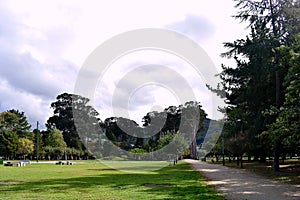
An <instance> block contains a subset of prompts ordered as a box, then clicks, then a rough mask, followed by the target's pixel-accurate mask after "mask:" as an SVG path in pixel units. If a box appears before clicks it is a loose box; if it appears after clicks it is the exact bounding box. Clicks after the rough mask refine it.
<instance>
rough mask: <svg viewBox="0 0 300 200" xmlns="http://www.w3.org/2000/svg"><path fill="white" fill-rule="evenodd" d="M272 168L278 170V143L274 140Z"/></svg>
mask: <svg viewBox="0 0 300 200" xmlns="http://www.w3.org/2000/svg"><path fill="white" fill-rule="evenodd" d="M273 170H274V171H275V172H279V170H280V169H279V143H278V142H275V146H274V163H273Z"/></svg>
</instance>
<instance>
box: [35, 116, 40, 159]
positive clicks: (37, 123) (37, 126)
mask: <svg viewBox="0 0 300 200" xmlns="http://www.w3.org/2000/svg"><path fill="white" fill-rule="evenodd" d="M36 162H39V122H38V121H37V122H36Z"/></svg>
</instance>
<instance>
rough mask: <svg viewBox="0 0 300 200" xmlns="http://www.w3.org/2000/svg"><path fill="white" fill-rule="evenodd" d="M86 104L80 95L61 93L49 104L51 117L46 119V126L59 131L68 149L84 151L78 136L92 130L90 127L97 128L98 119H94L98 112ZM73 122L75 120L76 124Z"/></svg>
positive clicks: (85, 99)
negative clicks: (51, 110) (51, 112)
mask: <svg viewBox="0 0 300 200" xmlns="http://www.w3.org/2000/svg"><path fill="white" fill-rule="evenodd" d="M88 102H89V99H88V98H85V97H82V96H80V95H75V94H68V93H63V94H60V95H58V96H57V98H56V101H55V102H53V103H52V104H51V108H52V109H53V110H54V111H53V116H52V117H50V118H49V119H48V121H47V124H46V126H47V128H48V129H50V130H51V129H53V128H57V129H59V130H61V131H62V132H63V136H64V140H65V142H66V143H67V146H68V147H71V148H72V147H73V148H76V149H78V150H82V149H84V145H83V143H82V141H81V140H80V137H79V135H80V134H88V133H87V132H86V131H87V130H92V129H93V127H92V128H91V126H99V124H98V121H99V119H96V116H97V115H98V112H97V111H96V110H95V109H94V108H92V107H91V106H89V105H87V103H88ZM74 114H75V116H74ZM74 120H77V122H76V123H77V124H75V121H74ZM95 123H96V124H95ZM76 125H77V126H76ZM78 129H79V130H78ZM79 131H80V134H79Z"/></svg>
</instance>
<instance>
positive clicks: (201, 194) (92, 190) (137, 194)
mask: <svg viewBox="0 0 300 200" xmlns="http://www.w3.org/2000/svg"><path fill="white" fill-rule="evenodd" d="M156 164H157V163H156ZM119 165H124V167H125V168H126V169H128V167H131V166H135V165H136V163H134V162H133V163H129V162H127V163H124V162H120V163H119ZM147 165H149V163H147ZM138 168H139V169H140V168H141V166H138ZM0 199H111V200H112V199H114V200H117V199H130V200H133V199H141V200H143V199H147V200H150V199H223V197H222V196H221V195H220V194H218V193H216V191H215V190H214V189H212V188H211V187H210V186H207V185H206V184H205V179H204V178H203V177H202V176H201V175H200V173H199V172H196V171H193V170H191V169H190V167H189V164H187V163H183V162H180V163H179V164H178V165H176V166H171V167H165V168H163V169H160V170H158V171H153V172H140V173H133V172H124V171H118V170H115V169H111V168H108V167H106V166H105V165H103V164H101V163H98V162H87V163H84V164H76V165H72V166H58V165H54V164H32V165H27V166H26V167H4V166H0Z"/></svg>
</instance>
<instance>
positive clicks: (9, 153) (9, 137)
mask: <svg viewBox="0 0 300 200" xmlns="http://www.w3.org/2000/svg"><path fill="white" fill-rule="evenodd" d="M17 150H18V135H17V134H16V133H15V132H11V131H8V130H5V129H4V130H3V129H2V130H1V129H0V152H1V154H2V155H3V156H5V157H7V158H8V157H12V158H13V157H14V156H15V155H16V153H17Z"/></svg>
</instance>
